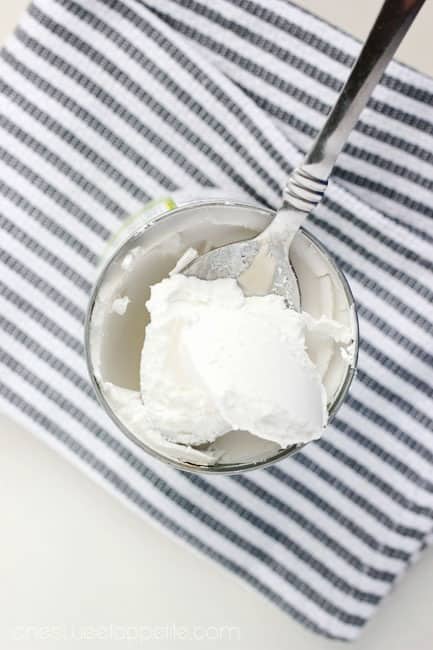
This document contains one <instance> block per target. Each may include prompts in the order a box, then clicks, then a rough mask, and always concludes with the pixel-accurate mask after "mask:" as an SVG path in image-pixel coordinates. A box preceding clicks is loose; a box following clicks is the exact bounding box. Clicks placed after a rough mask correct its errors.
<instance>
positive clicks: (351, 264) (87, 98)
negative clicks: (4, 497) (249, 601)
mask: <svg viewBox="0 0 433 650" xmlns="http://www.w3.org/2000/svg"><path fill="white" fill-rule="evenodd" d="M358 48H359V45H358V43H356V42H355V41H354V40H353V39H352V38H350V37H349V36H347V35H345V34H342V33H340V32H338V31H337V30H336V29H334V28H333V27H331V26H329V25H327V24H325V23H323V22H321V21H319V20H318V19H316V18H314V17H313V16H311V15H309V14H307V13H305V12H303V11H301V10H300V9H298V8H296V7H295V6H293V5H291V4H290V3H289V2H286V0H219V2H218V3H215V2H212V1H211V0H164V2H159V1H156V0H154V1H148V2H146V1H144V0H143V1H139V0H86V1H84V0H75V1H74V0H36V1H35V2H33V4H32V5H31V7H30V9H29V11H28V12H27V13H26V14H25V16H24V18H23V19H22V21H21V23H20V25H19V27H18V29H17V30H16V33H15V34H14V36H13V37H12V38H11V39H10V40H9V41H8V43H7V45H6V47H5V48H4V49H3V50H2V52H1V57H0V89H1V94H0V129H1V137H0V168H1V173H0V190H1V192H0V195H1V198H0V219H1V226H2V231H1V242H0V248H1V251H0V260H1V274H0V314H1V316H0V325H1V328H2V335H1V339H0V362H1V373H0V400H1V408H2V409H3V410H4V411H5V412H6V413H8V414H9V415H11V416H13V417H15V418H16V419H18V420H19V421H21V422H22V423H24V424H25V425H27V426H28V427H29V428H30V429H31V430H32V431H34V432H35V433H36V434H37V435H39V436H40V437H41V438H42V439H44V440H45V441H47V442H48V443H49V444H51V445H52V446H53V447H54V448H56V449H58V450H59V452H61V453H64V454H66V455H67V457H68V458H70V459H71V460H72V461H73V462H75V463H77V464H78V465H79V466H80V467H81V468H82V469H83V470H84V471H87V472H88V473H90V474H91V475H92V476H93V477H94V478H95V479H96V480H98V481H100V482H101V483H102V484H103V485H105V486H106V487H107V489H110V490H111V491H112V492H113V494H115V495H117V496H118V497H119V498H122V499H123V500H124V502H125V503H127V504H128V505H129V506H131V507H133V508H134V509H136V510H137V512H140V513H141V514H143V515H145V516H147V517H149V518H151V519H152V520H153V521H155V522H157V523H158V524H159V525H161V526H162V527H163V528H164V529H167V530H169V531H170V532H171V533H174V534H175V535H177V536H179V537H181V538H183V539H184V540H186V541H187V542H188V543H190V544H191V545H193V546H194V547H196V548H198V549H200V550H201V551H202V552H204V553H206V554H208V555H209V556H210V557H212V558H214V559H215V560H216V561H217V562H219V563H221V564H222V565H224V566H225V567H227V568H228V569H230V570H231V571H233V572H234V573H236V574H238V575H239V576H241V577H242V578H244V580H245V581H247V582H248V583H250V584H251V585H252V586H253V587H255V588H256V589H258V590H259V591H261V592H262V593H263V594H264V595H265V596H267V597H268V598H270V599H271V600H272V601H274V602H275V603H276V604H277V605H278V606H279V607H281V608H283V609H284V610H286V611H287V612H288V613H289V614H291V615H292V616H294V617H295V618H296V619H297V620H299V621H300V622H302V623H304V624H305V625H307V626H308V627H310V628H311V629H313V630H315V631H317V632H319V633H321V634H324V635H326V636H329V637H334V638H339V639H353V638H355V637H356V636H357V634H358V633H359V631H360V630H361V628H362V626H363V625H364V624H365V622H366V621H367V620H368V618H369V617H370V616H371V615H372V613H373V612H374V611H375V608H376V606H377V605H378V603H379V602H380V600H381V599H382V597H383V596H384V595H385V594H386V593H387V592H388V591H389V589H390V588H391V587H392V585H393V583H394V581H395V580H396V579H397V577H399V576H400V575H401V574H402V572H403V571H404V570H405V568H406V567H407V566H408V565H409V564H410V563H411V562H412V561H413V560H414V559H416V557H417V556H418V554H419V553H420V551H421V550H422V549H423V548H424V547H425V546H426V544H428V543H429V542H430V541H431V540H432V539H433V535H432V531H433V477H432V467H433V435H432V431H433V426H432V424H433V417H432V411H431V403H432V402H431V398H432V394H433V376H432V365H433V364H432V360H433V359H432V352H431V350H432V327H433V309H432V295H433V288H432V267H433V262H432V250H433V245H432V244H433V220H432V212H433V208H432V187H433V164H432V163H433V105H432V104H433V102H432V99H433V81H432V80H431V79H428V78H426V77H424V76H422V75H420V74H418V73H417V72H415V71H413V70H411V69H409V68H407V67H404V66H402V65H399V64H397V63H393V64H392V65H391V66H390V67H389V70H388V71H387V74H386V75H385V76H384V78H383V80H382V83H381V84H380V87H378V88H377V90H376V92H375V94H374V97H373V99H372V100H371V101H370V104H369V107H368V108H367V109H366V110H365V111H364V112H363V114H362V118H361V120H360V121H359V123H358V125H357V128H356V130H355V132H354V133H353V135H352V137H351V138H350V142H349V143H348V145H347V146H346V148H345V150H344V153H343V154H342V155H341V157H340V159H339V162H338V168H337V169H336V172H335V175H334V178H333V181H331V183H330V187H329V193H328V195H327V198H326V200H325V202H324V204H323V205H321V206H320V207H319V209H318V210H317V211H316V212H315V214H314V215H313V216H312V217H311V220H310V229H311V230H312V231H313V232H314V234H315V235H317V236H318V237H319V238H320V239H321V240H322V241H323V242H324V243H325V245H327V246H328V248H329V249H330V250H331V251H333V252H334V253H335V257H336V258H337V260H338V262H339V263H340V264H341V266H342V268H343V269H344V271H345V272H346V274H347V275H348V277H349V279H350V282H351V285H352V288H353V290H354V293H355V297H356V300H357V302H358V304H359V312H360V317H361V334H362V342H361V356H360V364H359V365H360V370H359V375H358V379H357V381H356V382H355V385H354V387H353V389H352V392H351V395H350V398H349V399H348V401H347V403H346V404H345V406H344V407H343V408H342V409H341V411H340V413H339V416H338V418H337V419H336V420H335V421H334V423H333V425H332V426H331V427H330V429H329V431H328V433H327V435H326V436H325V438H324V439H323V440H322V441H321V442H319V443H316V444H314V445H311V446H309V448H308V449H307V450H306V451H305V452H303V453H299V454H298V455H296V456H294V457H293V458H290V459H288V460H286V461H284V462H282V463H280V464H279V465H277V466H274V467H272V468H269V469H266V470H260V471H257V472H255V473H252V474H248V475H245V476H238V477H234V478H229V477H215V478H203V477H201V476H195V475H194V476H191V475H187V474H184V473H180V472H177V471H175V470H173V469H171V468H168V467H165V466H162V465H160V464H158V463H156V462H155V461H153V460H151V459H149V458H147V457H146V456H145V455H144V454H143V453H141V452H140V450H138V449H136V448H135V447H134V446H133V445H132V443H130V442H129V441H128V440H125V439H124V438H123V437H122V436H121V435H120V434H119V433H118V432H117V431H116V430H115V428H114V426H113V425H112V424H111V423H110V422H109V421H108V418H107V417H106V416H105V414H104V413H103V412H102V411H101V409H100V408H99V407H98V406H97V404H96V402H95V399H94V397H93V393H92V390H91V388H90V385H89V382H88V379H87V374H86V369H85V363H84V359H83V319H84V312H85V309H86V304H87V300H88V294H89V290H90V286H91V283H92V282H93V280H94V279H95V275H96V263H97V260H98V257H99V255H100V254H101V251H102V250H103V247H104V243H105V240H106V239H107V238H108V237H109V236H110V234H111V233H112V232H113V231H115V230H116V229H117V228H118V227H119V225H120V224H121V221H122V218H123V217H124V215H127V214H128V213H132V212H134V211H135V210H137V208H138V207H139V206H140V205H141V204H143V202H145V201H147V200H149V199H150V198H152V197H157V196H159V195H161V194H167V192H168V193H169V192H172V191H175V190H176V189H179V188H189V189H191V190H192V191H194V189H201V190H203V188H207V187H209V188H211V187H223V188H226V189H227V190H236V191H237V192H238V193H242V194H244V195H245V197H246V198H249V199H254V200H255V201H258V202H260V203H264V204H267V205H273V206H276V205H277V203H278V199H279V193H280V187H281V186H282V185H283V183H284V181H285V179H286V176H287V174H288V173H289V171H290V169H291V168H292V166H293V165H295V164H296V163H297V162H299V160H300V158H301V155H302V151H303V150H305V149H306V148H307V147H308V145H309V143H310V142H311V139H312V138H313V137H314V134H315V133H316V131H317V129H318V128H319V126H320V125H321V123H322V121H323V118H324V115H325V114H326V112H327V110H328V107H329V105H330V104H331V103H332V102H333V100H334V98H335V96H336V93H337V91H338V89H339V88H340V86H341V83H342V81H343V79H344V78H345V76H346V75H347V70H348V67H349V66H350V64H351V62H352V61H353V57H354V56H355V55H356V52H357V50H358Z"/></svg>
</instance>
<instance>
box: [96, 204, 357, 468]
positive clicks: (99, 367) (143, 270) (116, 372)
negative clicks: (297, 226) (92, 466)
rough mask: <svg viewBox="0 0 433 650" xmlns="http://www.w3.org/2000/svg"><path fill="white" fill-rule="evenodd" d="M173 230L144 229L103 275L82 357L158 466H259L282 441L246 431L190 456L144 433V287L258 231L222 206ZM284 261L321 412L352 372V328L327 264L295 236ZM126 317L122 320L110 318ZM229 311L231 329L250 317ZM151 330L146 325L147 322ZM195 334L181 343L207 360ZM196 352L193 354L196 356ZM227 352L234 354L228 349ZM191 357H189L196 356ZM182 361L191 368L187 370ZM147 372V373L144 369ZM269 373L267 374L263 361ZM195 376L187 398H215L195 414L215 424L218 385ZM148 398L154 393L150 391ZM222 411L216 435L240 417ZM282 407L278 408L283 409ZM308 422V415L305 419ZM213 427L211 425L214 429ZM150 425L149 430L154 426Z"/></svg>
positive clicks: (256, 223) (257, 224)
mask: <svg viewBox="0 0 433 650" xmlns="http://www.w3.org/2000/svg"><path fill="white" fill-rule="evenodd" d="M176 224H177V225H176V228H173V225H172V222H171V217H170V216H169V217H167V218H166V219H163V220H161V221H160V222H159V223H157V224H156V225H155V226H152V228H150V229H149V230H148V231H145V232H144V234H143V235H142V236H140V238H136V239H135V240H133V241H132V242H131V245H130V246H129V247H128V248H126V250H124V251H122V252H121V254H119V255H118V256H117V258H115V260H114V261H113V262H112V263H111V264H110V266H109V268H108V270H107V271H106V272H105V276H104V279H103V282H102V283H101V286H100V289H99V291H98V294H97V297H96V301H95V305H94V310H93V313H92V317H91V321H90V328H89V349H90V355H91V362H92V368H93V373H94V376H95V379H96V381H97V383H98V384H99V387H100V390H101V393H102V395H103V396H104V398H105V400H106V402H107V404H108V406H109V407H110V409H111V411H112V414H113V415H114V416H115V417H117V418H118V420H119V421H120V422H121V423H122V424H123V426H124V427H125V429H126V430H128V431H129V432H130V433H131V435H132V436H134V437H135V439H136V440H140V441H142V442H143V443H144V444H145V445H147V447H148V448H150V449H151V450H154V451H155V452H158V453H159V454H162V455H163V456H165V457H167V458H171V459H174V460H177V461H181V462H187V463H192V464H197V465H213V464H217V465H219V466H221V467H227V468H230V467H231V466H232V465H233V464H239V463H240V464H243V463H246V464H248V465H251V464H255V463H260V462H262V461H263V460H266V459H269V458H272V457H273V456H275V454H277V453H278V450H279V449H281V446H282V445H283V444H284V443H283V442H282V438H283V437H284V435H286V434H287V432H283V434H281V440H280V439H278V441H277V442H273V441H271V439H265V438H261V437H258V436H257V435H251V434H248V433H247V432H246V431H245V430H244V431H240V430H235V431H230V432H229V433H225V434H224V435H222V436H219V437H218V438H216V439H215V441H214V442H210V443H204V444H201V445H197V443H193V444H194V445H195V446H191V445H188V444H185V442H180V441H178V442H175V441H173V438H172V437H171V438H170V436H172V432H170V433H169V434H168V437H165V436H164V435H163V434H162V433H161V431H162V429H163V428H158V426H159V425H158V426H152V427H151V426H150V422H149V415H150V414H149V410H148V408H147V406H148V403H147V404H146V405H145V404H144V402H143V400H142V398H141V395H140V356H142V355H141V352H142V348H143V341H145V340H146V339H148V333H149V332H148V328H147V324H148V322H149V317H150V314H149V312H148V310H147V309H146V307H145V304H146V302H147V301H148V300H149V298H150V288H149V287H150V286H155V285H158V284H159V283H160V282H161V280H162V279H163V278H168V277H169V275H170V272H171V273H172V274H174V275H176V273H179V272H180V271H182V269H183V268H184V267H185V265H186V264H188V263H189V262H190V261H192V259H193V257H194V256H195V252H194V251H197V252H198V254H199V255H202V254H204V253H205V252H206V251H207V250H209V249H211V248H215V247H216V246H221V245H224V244H226V243H230V242H233V241H239V240H241V239H245V238H248V237H252V236H254V235H255V234H256V233H257V232H258V231H260V230H261V229H262V228H263V227H264V225H266V221H265V220H264V219H263V218H262V216H261V215H260V214H258V213H257V211H255V210H254V209H252V210H251V209H250V208H245V209H236V210H234V209H232V208H231V207H230V206H222V205H219V206H215V207H213V208H210V207H208V206H206V207H205V208H201V207H199V208H197V207H195V208H192V209H191V210H189V211H188V212H185V213H184V214H183V216H182V219H180V218H177V219H176ZM191 249H192V250H191ZM291 259H292V263H293V265H294V268H295V270H296V274H297V277H298V280H299V284H300V290H301V295H302V305H303V309H304V310H305V311H304V313H303V314H302V317H301V319H302V321H303V322H302V327H301V330H302V334H303V336H304V338H305V346H306V351H307V353H308V358H309V359H310V361H311V362H312V365H313V367H314V368H315V369H316V371H317V375H318V376H319V377H320V380H321V384H322V385H323V387H324V389H325V390H326V402H327V404H328V406H329V405H331V404H333V402H334V400H335V399H336V396H338V394H339V391H340V389H341V386H342V382H343V381H344V378H345V377H346V373H347V369H348V368H349V367H350V366H351V365H352V363H353V354H354V352H355V347H354V346H353V345H352V346H351V343H352V342H353V336H354V332H355V331H356V318H355V316H354V313H353V311H351V308H350V305H349V304H348V301H347V296H346V295H345V291H344V288H343V285H342V283H341V281H340V279H339V277H338V274H337V273H336V272H335V271H334V270H333V268H332V266H331V265H330V264H329V261H328V260H327V259H326V256H324V255H323V254H322V253H321V252H320V251H318V249H317V247H316V246H315V245H314V243H312V242H309V241H308V239H307V238H306V237H305V236H304V235H303V234H302V233H300V235H299V236H298V237H297V238H295V241H294V242H293V245H292V248H291ZM170 281H171V280H170ZM166 282H169V280H166ZM119 297H123V298H125V297H127V298H128V299H129V302H128V303H127V304H126V301H124V300H123V299H122V298H120V300H122V302H121V303H119V302H117V301H118V300H119ZM113 307H114V311H113ZM125 307H126V309H125V311H124V313H123V314H121V313H119V311H120V312H122V311H123V310H124V308H125ZM237 311H239V314H242V316H239V315H238V316H239V320H240V319H241V318H242V319H244V317H246V315H247V314H249V311H250V308H248V309H245V308H242V309H239V310H237ZM252 311H254V310H252ZM152 322H153V325H155V322H156V321H155V318H154V316H153V315H152ZM214 325H215V323H214ZM209 327H210V328H212V327H213V325H212V323H209ZM291 328H292V329H291V330H290V331H291V335H290V337H289V338H291V339H292V342H293V346H292V347H293V348H296V347H298V348H299V347H300V346H299V345H298V343H299V341H297V336H298V335H299V336H300V334H299V331H298V334H297V335H296V336H295V334H296V332H297V330H296V328H294V326H293V324H291ZM186 329H188V330H191V327H190V326H188V328H185V332H186ZM199 330H200V328H199V324H198V323H196V324H195V335H194V337H192V335H189V337H188V336H186V338H189V339H190V344H191V340H192V339H193V338H194V343H195V341H197V346H198V345H199V344H200V346H202V349H203V350H204V351H205V354H210V349H209V348H208V347H207V346H208V341H209V338H210V337H209V331H210V330H209V329H208V330H207V331H206V329H205V328H204V327H203V328H202V329H201V331H199ZM215 330H216V331H215V332H214V335H213V340H214V341H215V346H218V345H219V344H220V343H221V339H220V341H219V343H218V340H217V336H216V334H218V335H219V334H220V332H219V330H218V328H216V327H215ZM199 334H200V341H199V336H198V335H199ZM265 334H266V332H265ZM286 334H287V333H286ZM294 341H297V342H294ZM197 346H196V350H198V347H197ZM257 347H258V346H257ZM185 350H186V347H185ZM232 352H234V353H235V354H239V350H236V348H235V349H234V351H233V350H232ZM196 354H197V355H198V352H197V353H196ZM143 358H144V357H143ZM295 359H300V357H299V358H298V357H296V354H295ZM304 359H305V357H304ZM253 360H254V363H256V366H257V365H258V364H259V363H261V359H260V358H254V359H253V357H252V358H251V363H253ZM189 361H190V363H191V364H192V361H191V360H189ZM274 361H276V355H274ZM148 362H149V363H150V359H148ZM269 363H270V365H271V361H270V362H269ZM210 365H212V364H210ZM298 365H299V364H298ZM198 367H199V370H200V373H201V374H200V375H198V373H196V375H194V376H195V377H196V378H197V377H198V379H199V381H198V383H196V384H195V386H194V390H196V391H199V392H200V391H202V392H203V385H204V383H205V381H206V382H209V385H210V386H211V388H212V390H213V391H214V393H215V395H216V397H215V398H214V396H213V395H211V397H210V398H209V389H208V388H206V390H208V395H207V398H206V399H207V401H206V400H203V404H204V405H205V408H208V409H210V410H209V412H213V414H214V415H215V412H216V411H218V409H217V408H216V407H215V401H218V400H219V402H221V398H220V392H221V390H220V389H221V383H218V382H220V377H221V376H222V375H215V374H211V375H210V376H205V375H206V373H205V366H204V364H201V365H200V366H198ZM307 367H308V366H307ZM261 368H262V366H260V369H261ZM314 368H313V370H314ZM232 370H233V368H232ZM223 371H224V368H223V367H222V368H221V369H220V370H219V371H218V372H221V373H223ZM308 373H309V371H308V370H306V371H305V376H306V377H308ZM230 379H231V377H230ZM289 379H290V378H289ZM217 380H218V381H217ZM221 381H222V380H221ZM248 381H251V382H252V381H253V378H252V377H251V378H250V377H248ZM281 385H283V382H281ZM316 387H317V384H316ZM252 388H254V386H253V387H252ZM252 388H251V389H252ZM157 389H158V387H157V386H156V385H155V390H157ZM316 395H317V393H316ZM240 397H242V395H241V396H240ZM260 397H262V395H260ZM322 399H323V396H322ZM212 402H214V403H213V404H212ZM252 402H253V400H251V401H250V402H249V403H248V406H250V405H251V403H252ZM275 403H277V402H276V401H275ZM190 404H191V402H190ZM206 404H207V406H206ZM316 404H317V402H316ZM322 405H323V402H322ZM223 406H225V407H226V411H224V412H223V413H221V412H219V411H218V413H219V415H218V421H219V425H221V429H220V430H223V426H224V427H225V426H227V423H226V418H227V420H229V419H230V420H231V418H233V422H234V423H236V422H239V419H238V415H239V414H238V413H236V410H235V409H233V407H232V406H231V405H230V400H229V407H230V409H231V410H230V413H229V415H230V418H229V416H228V414H227V405H223ZM283 406H284V408H286V406H287V405H286V404H284V405H283ZM196 408H197V407H196V404H194V411H192V409H190V411H189V419H190V422H191V421H192V422H193V423H195V422H196V420H195V415H196ZM258 408H259V407H258V406H257V408H256V407H255V405H254V410H253V411H251V412H247V415H248V417H250V418H251V419H250V420H249V421H248V422H251V421H252V420H253V419H254V420H255V421H256V422H259V423H260V426H262V427H263V428H262V429H261V430H262V431H264V433H265V434H266V435H269V429H270V428H271V425H270V424H269V422H267V420H266V418H264V419H263V418H262V420H261V419H260V417H261V416H260V413H259V412H258ZM319 412H320V409H318V408H317V409H315V417H316V420H315V421H316V422H319V425H320V426H319V433H320V431H321V422H320V416H319ZM192 414H193V417H192ZM311 415H312V414H311V413H310V411H308V413H307V416H308V418H310V416H311ZM163 417H165V415H164V416H163ZM235 418H236V421H235ZM203 419H204V418H203ZM311 421H312V420H311ZM213 423H214V425H215V419H213ZM310 423H311V422H310V420H309V419H308V420H307V425H308V426H307V427H306V428H305V429H304V431H306V430H307V428H309V424H310ZM156 424H157V423H156V421H154V425H156ZM205 424H207V423H205ZM219 425H218V426H219ZM196 432H197V431H196ZM188 433H189V435H190V436H191V432H190V431H183V432H182V435H183V436H184V438H183V440H184V441H185V440H186V439H187V436H186V435H185V434H188ZM316 433H317V432H316ZM193 434H194V431H193ZM206 434H207V432H206ZM199 439H203V436H202V435H201V432H199ZM288 444H290V443H288Z"/></svg>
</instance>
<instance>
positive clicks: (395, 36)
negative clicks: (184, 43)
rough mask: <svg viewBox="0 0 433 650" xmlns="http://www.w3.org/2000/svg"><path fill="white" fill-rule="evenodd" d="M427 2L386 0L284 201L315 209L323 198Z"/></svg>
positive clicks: (299, 207)
mask: <svg viewBox="0 0 433 650" xmlns="http://www.w3.org/2000/svg"><path fill="white" fill-rule="evenodd" d="M423 4H424V0H385V2H384V3H383V6H382V9H381V11H380V13H379V15H378V16H377V18H376V21H375V23H374V25H373V27H372V29H371V31H370V34H369V35H368V38H367V40H366V41H365V43H364V46H363V48H362V50H361V52H360V54H359V56H358V58H357V60H356V61H355V64H354V66H353V68H352V69H351V71H350V74H349V77H348V79H347V81H346V83H345V84H344V86H343V88H342V90H341V92H340V95H339V96H338V99H337V101H336V103H335V104H334V106H333V108H332V109H331V111H330V113H329V114H328V117H327V119H326V121H325V124H324V125H323V127H322V129H321V130H320V132H319V134H318V135H317V137H316V140H315V141H314V143H313V145H312V147H311V149H310V151H309V152H308V153H307V155H306V157H305V159H304V161H303V163H302V164H301V165H300V166H299V167H297V168H296V169H294V170H293V172H292V173H291V175H290V177H289V179H288V181H287V185H286V187H285V189H284V193H283V198H284V204H285V205H287V204H288V205H289V206H292V207H294V208H297V209H298V210H302V211H303V212H310V211H311V210H312V209H313V208H314V207H315V206H316V205H317V204H318V203H320V201H321V200H322V197H323V194H324V192H325V189H326V186H327V184H328V178H329V175H330V174H331V172H332V169H333V167H334V165H335V161H336V159H337V156H338V154H339V153H340V151H341V149H342V148H343V146H344V144H345V142H346V141H347V139H348V137H349V134H350V132H351V131H352V129H353V127H354V126H355V124H356V122H357V120H358V117H359V114H360V113H361V111H362V109H363V108H364V106H365V105H366V104H367V101H368V99H369V97H370V95H371V93H372V91H373V89H374V87H375V86H376V84H377V83H378V81H379V79H380V77H381V76H382V73H383V71H384V70H385V68H386V66H387V64H388V63H389V61H390V60H391V59H392V57H393V55H394V53H395V51H396V49H397V47H398V46H399V44H400V42H401V41H402V39H403V37H404V35H405V34H406V32H407V30H408V29H409V27H410V25H411V24H412V22H413V20H414V19H415V17H416V15H417V13H418V11H419V10H420V9H421V7H422V5H423Z"/></svg>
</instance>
